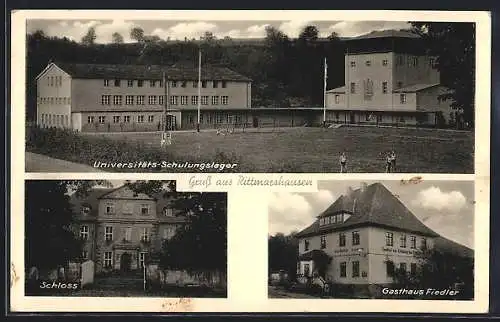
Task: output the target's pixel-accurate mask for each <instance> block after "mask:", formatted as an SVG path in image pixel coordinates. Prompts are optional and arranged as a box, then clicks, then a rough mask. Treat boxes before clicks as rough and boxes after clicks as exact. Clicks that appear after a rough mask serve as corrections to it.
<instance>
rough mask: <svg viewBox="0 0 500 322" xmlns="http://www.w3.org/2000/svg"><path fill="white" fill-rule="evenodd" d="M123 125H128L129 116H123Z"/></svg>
mask: <svg viewBox="0 0 500 322" xmlns="http://www.w3.org/2000/svg"><path fill="white" fill-rule="evenodd" d="M123 123H130V115H125V116H124V117H123Z"/></svg>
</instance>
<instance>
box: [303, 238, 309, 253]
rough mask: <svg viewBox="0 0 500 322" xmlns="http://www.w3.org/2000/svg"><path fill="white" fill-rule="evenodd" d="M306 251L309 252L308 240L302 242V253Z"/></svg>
mask: <svg viewBox="0 0 500 322" xmlns="http://www.w3.org/2000/svg"><path fill="white" fill-rule="evenodd" d="M308 250H309V240H308V239H306V240H304V251H306V252H307V251H308Z"/></svg>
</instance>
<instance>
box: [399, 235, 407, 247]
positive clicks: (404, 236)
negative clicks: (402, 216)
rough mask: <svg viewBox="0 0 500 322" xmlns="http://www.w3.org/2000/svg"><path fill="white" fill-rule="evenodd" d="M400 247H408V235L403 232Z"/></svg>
mask: <svg viewBox="0 0 500 322" xmlns="http://www.w3.org/2000/svg"><path fill="white" fill-rule="evenodd" d="M399 247H401V248H406V235H405V234H403V235H401V236H400V237H399Z"/></svg>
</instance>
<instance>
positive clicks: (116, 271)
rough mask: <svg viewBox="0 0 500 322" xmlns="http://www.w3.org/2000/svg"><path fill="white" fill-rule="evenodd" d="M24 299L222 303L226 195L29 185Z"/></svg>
mask: <svg viewBox="0 0 500 322" xmlns="http://www.w3.org/2000/svg"><path fill="white" fill-rule="evenodd" d="M25 189H26V194H25V196H26V197H25V198H26V206H25V207H26V209H25V216H26V218H25V226H26V234H25V270H26V271H25V277H26V278H25V295H26V296H59V297H60V296H80V297H82V296H92V297H143V296H150V297H169V298H196V297H204V298H226V297H227V247H226V238H227V237H226V234H227V231H226V230H227V193H225V192H224V193H216V192H205V193H194V192H193V193H189V192H177V191H176V189H175V181H120V180H110V181H106V180H27V181H26V182H25Z"/></svg>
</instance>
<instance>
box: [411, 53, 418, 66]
mask: <svg viewBox="0 0 500 322" xmlns="http://www.w3.org/2000/svg"><path fill="white" fill-rule="evenodd" d="M412 63H413V67H417V66H418V57H417V56H414V57H413V58H412Z"/></svg>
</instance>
